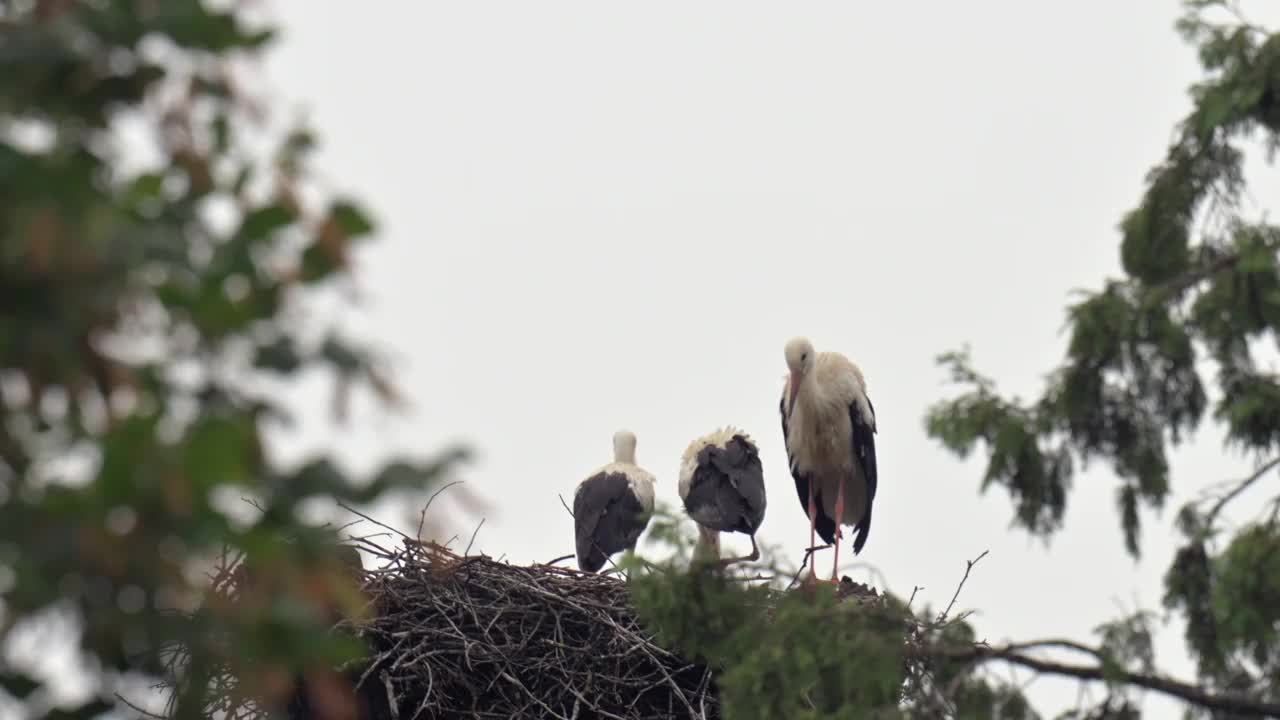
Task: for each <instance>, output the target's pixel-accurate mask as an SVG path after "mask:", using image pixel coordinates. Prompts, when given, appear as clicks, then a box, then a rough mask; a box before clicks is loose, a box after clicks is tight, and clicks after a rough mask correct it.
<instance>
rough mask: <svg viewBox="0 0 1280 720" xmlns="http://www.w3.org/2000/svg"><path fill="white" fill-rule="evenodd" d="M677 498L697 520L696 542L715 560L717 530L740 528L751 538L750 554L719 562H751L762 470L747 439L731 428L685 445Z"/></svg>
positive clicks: (760, 502)
mask: <svg viewBox="0 0 1280 720" xmlns="http://www.w3.org/2000/svg"><path fill="white" fill-rule="evenodd" d="M679 488H680V499H681V500H683V501H684V509H685V512H687V513H689V517H691V518H693V521H694V522H695V523H697V524H698V545H699V550H700V551H701V552H705V553H707V554H709V555H710V557H711V558H713V559H717V560H719V558H720V533H722V532H740V533H743V534H744V535H747V536H748V537H750V538H751V554H750V555H746V556H744V557H738V558H727V559H725V560H721V561H720V562H721V563H723V564H726V565H727V564H729V563H734V562H739V561H742V560H748V561H750V560H756V559H758V558H759V557H760V550H759V548H757V547H756V530H758V529H759V528H760V523H761V522H762V521H763V520H764V509H765V491H764V471H763V469H762V468H761V466H760V451H759V449H758V448H757V447H756V444H755V443H754V442H752V440H751V437H750V436H748V435H747V434H746V433H745V432H743V431H741V430H738V429H736V428H733V427H726V428H723V429H720V430H717V431H715V432H713V433H710V434H708V435H704V436H702V437H700V438H698V439H697V440H694V441H693V442H691V443H689V447H687V448H685V451H684V455H683V456H682V457H681V459H680V482H679Z"/></svg>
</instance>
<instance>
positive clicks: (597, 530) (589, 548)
mask: <svg viewBox="0 0 1280 720" xmlns="http://www.w3.org/2000/svg"><path fill="white" fill-rule="evenodd" d="M653 486H654V477H653V475H651V474H649V473H648V472H647V471H645V470H643V469H641V468H640V467H638V466H637V465H636V436H635V433H632V432H629V431H626V430H619V431H618V432H616V433H614V435H613V462H611V463H609V464H608V465H605V466H604V467H602V468H600V469H599V470H597V471H595V472H594V473H592V474H591V475H590V476H589V477H588V478H587V479H586V480H583V481H582V482H581V483H579V484H578V489H577V492H575V493H574V496H573V525H574V537H575V541H576V542H575V545H576V549H577V554H578V569H579V570H583V571H585V572H591V573H593V572H596V571H598V570H599V569H600V568H602V567H604V564H605V562H606V561H607V560H608V559H609V556H610V555H613V554H614V553H617V552H622V551H623V550H633V549H635V546H636V541H637V540H639V539H640V535H641V533H643V532H644V529H645V528H646V527H648V525H649V519H650V517H651V516H652V515H653Z"/></svg>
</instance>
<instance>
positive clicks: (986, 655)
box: [921, 640, 1280, 717]
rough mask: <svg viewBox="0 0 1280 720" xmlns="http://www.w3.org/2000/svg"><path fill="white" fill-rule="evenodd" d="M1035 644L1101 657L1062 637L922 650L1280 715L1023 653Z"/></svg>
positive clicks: (1241, 701) (1176, 684)
mask: <svg viewBox="0 0 1280 720" xmlns="http://www.w3.org/2000/svg"><path fill="white" fill-rule="evenodd" d="M1036 646H1039V647H1051V646H1058V647H1068V648H1070V649H1072V650H1078V651H1081V652H1086V653H1089V654H1092V655H1095V656H1099V657H1101V653H1100V652H1099V651H1096V650H1093V649H1092V648H1087V647H1085V646H1082V645H1077V644H1076V643H1074V642H1069V641H1067V642H1064V641H1060V640H1046V641H1040V642H1032V643H1018V644H1017V645H1007V646H1004V647H999V648H995V647H991V646H990V645H972V646H968V647H955V646H952V647H945V646H933V647H926V648H922V649H921V652H923V653H924V654H928V655H933V656H935V657H942V658H947V659H950V660H959V661H972V662H975V663H979V662H989V661H991V660H1001V661H1003V662H1006V663H1010V664H1012V665H1018V666H1020V667H1024V668H1027V669H1029V670H1034V671H1036V672H1038V673H1042V674H1049V675H1062V676H1066V677H1073V678H1077V679H1079V680H1090V681H1110V682H1119V683H1123V684H1126V685H1132V686H1135V687H1140V688H1145V689H1147V690H1153V691H1155V692H1159V693H1163V694H1165V695H1169V696H1172V697H1176V698H1178V699H1180V700H1184V701H1186V702H1188V703H1191V704H1193V705H1198V706H1200V707H1203V708H1208V709H1210V710H1222V711H1226V712H1234V713H1245V714H1247V715H1257V716H1262V717H1280V704H1277V703H1270V702H1264V701H1261V700H1253V699H1250V698H1247V697H1243V696H1241V695H1236V694H1225V693H1224V694H1214V693H1211V692H1207V691H1205V690H1203V689H1201V688H1199V687H1196V686H1195V685H1191V684H1188V683H1185V682H1182V681H1180V680H1174V679H1172V678H1168V677H1164V676H1161V675H1145V674H1142V673H1134V672H1129V671H1127V670H1122V669H1119V668H1117V669H1115V670H1114V671H1112V670H1109V669H1104V668H1103V667H1101V666H1094V667H1089V666H1084V665H1069V664H1067V663H1059V662H1053V661H1050V660H1041V659H1040V658H1034V657H1029V656H1027V655H1024V654H1022V652H1021V651H1022V650H1026V649H1029V648H1032V647H1036Z"/></svg>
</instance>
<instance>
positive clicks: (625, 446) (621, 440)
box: [613, 437, 636, 465]
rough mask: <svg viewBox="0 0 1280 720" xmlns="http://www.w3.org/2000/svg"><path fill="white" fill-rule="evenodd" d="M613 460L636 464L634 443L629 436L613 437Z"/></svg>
mask: <svg viewBox="0 0 1280 720" xmlns="http://www.w3.org/2000/svg"><path fill="white" fill-rule="evenodd" d="M613 460H614V462H620V463H630V464H632V465H635V464H636V443H635V441H634V440H632V439H631V438H629V437H616V438H614V439H613Z"/></svg>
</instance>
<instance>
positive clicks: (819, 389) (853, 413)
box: [779, 337, 876, 582]
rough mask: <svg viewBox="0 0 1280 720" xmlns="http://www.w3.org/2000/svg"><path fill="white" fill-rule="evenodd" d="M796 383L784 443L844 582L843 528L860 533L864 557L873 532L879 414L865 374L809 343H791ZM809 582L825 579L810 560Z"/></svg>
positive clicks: (787, 405) (814, 524) (856, 547)
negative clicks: (871, 397) (842, 563)
mask: <svg viewBox="0 0 1280 720" xmlns="http://www.w3.org/2000/svg"><path fill="white" fill-rule="evenodd" d="M785 355H786V359H787V368H788V369H790V371H791V373H790V376H789V377H788V378H787V384H786V387H785V388H784V389H783V392H782V400H781V402H780V404H779V411H780V412H781V414H782V436H783V440H784V442H785V443H786V447H787V459H788V461H789V464H790V466H791V476H792V477H793V478H794V479H795V481H796V493H797V494H798V495H799V496H800V505H801V506H802V507H804V508H805V510H806V511H807V512H808V514H809V546H810V547H813V546H814V537H813V536H814V533H815V531H816V532H817V534H818V535H820V536H822V539H823V540H824V541H825V542H826V543H828V544H834V545H835V559H834V561H833V563H832V566H831V579H832V581H833V582H838V578H837V577H836V568H837V566H838V565H839V563H840V545H839V544H838V542H837V540H838V539H839V538H841V537H843V533H842V532H841V531H840V526H841V525H851V526H853V528H854V529H855V530H856V531H857V537H856V538H855V539H854V541H853V552H854V554H855V555H856V554H858V553H860V552H862V546H863V545H865V544H866V542H867V535H868V534H869V533H870V532H871V505H872V503H873V502H874V501H875V497H876V438H875V436H876V411H875V408H874V407H872V405H871V399H870V398H869V397H867V384H866V381H865V380H863V378H862V371H861V370H860V369H859V368H858V366H857V365H855V364H853V363H852V362H850V360H849V359H848V358H846V357H845V356H844V355H841V354H840V353H835V352H823V353H818V352H814V349H813V344H812V343H810V342H809V340H808V339H806V338H802V337H801V338H795V339H793V340H791V341H790V342H788V343H787V346H786V350H785ZM809 576H810V578H812V579H817V575H816V573H815V572H814V563H813V558H812V554H810V562H809Z"/></svg>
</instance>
